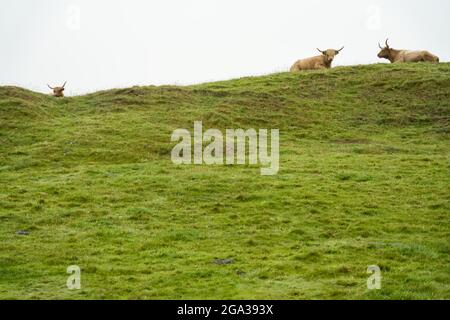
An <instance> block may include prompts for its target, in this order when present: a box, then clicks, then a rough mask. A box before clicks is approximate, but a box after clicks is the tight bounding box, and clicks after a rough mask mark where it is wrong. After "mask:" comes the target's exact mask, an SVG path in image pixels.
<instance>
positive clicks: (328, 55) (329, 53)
mask: <svg viewBox="0 0 450 320" xmlns="http://www.w3.org/2000/svg"><path fill="white" fill-rule="evenodd" d="M342 49H344V47H342V48H340V49H339V50H335V49H328V50H325V51H322V50H320V49H317V50H319V52H320V53H322V54H323V56H324V58H325V61H326V62H327V63H332V62H333V60H334V57H336V55H338V54H339V53H340V52H341V51H342Z"/></svg>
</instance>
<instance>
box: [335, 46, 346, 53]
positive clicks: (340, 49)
mask: <svg viewBox="0 0 450 320" xmlns="http://www.w3.org/2000/svg"><path fill="white" fill-rule="evenodd" d="M344 48H345V46H343V47H342V48H340V49H339V50H336V51H337V52H341V51H342V50H344Z"/></svg>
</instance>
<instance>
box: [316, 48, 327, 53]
mask: <svg viewBox="0 0 450 320" xmlns="http://www.w3.org/2000/svg"><path fill="white" fill-rule="evenodd" d="M317 50H319V52H320V53H325V51H322V50H320V49H319V48H317Z"/></svg>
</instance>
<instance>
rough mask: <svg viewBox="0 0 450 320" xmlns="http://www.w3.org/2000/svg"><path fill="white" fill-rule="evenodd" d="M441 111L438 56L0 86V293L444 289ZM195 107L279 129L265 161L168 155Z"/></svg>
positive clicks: (449, 222)
mask: <svg viewBox="0 0 450 320" xmlns="http://www.w3.org/2000/svg"><path fill="white" fill-rule="evenodd" d="M449 119H450V64H448V63H442V64H439V65H431V64H411V65H410V64H404V65H395V66H392V65H370V66H356V67H339V68H335V69H331V70H324V71H311V72H304V73H298V74H291V73H280V74H273V75H268V76H264V77H249V78H242V79H236V80H231V81H222V82H214V83H206V84H200V85H194V86H185V87H174V86H162V87H154V86H149V87H133V88H128V89H115V90H109V91H102V92H96V93H92V94H89V95H85V96H77V97H66V98H63V99H55V98H53V97H50V96H46V95H42V94H38V93H34V92H31V91H28V90H25V89H21V88H17V87H0V151H1V152H0V185H1V189H0V248H1V250H0V298H2V299H17V298H23V299H105V298H111V299H318V298H323V299H336V298H338V299H448V298H449V297H450V276H449V275H450V269H449V266H450V255H449V253H450V246H449V245H448V241H447V239H449V238H450V219H449V218H450V216H449V213H450V193H449V192H448V191H449V185H450V173H449V150H450V144H449V141H450V140H449V138H450V136H449V132H450V131H449V125H450V121H449ZM198 120H202V121H203V126H204V128H205V129H207V128H217V129H221V130H224V129H226V128H243V129H248V128H255V129H259V128H266V129H280V134H281V145H280V152H281V154H280V159H281V170H280V172H279V174H278V175H277V176H274V177H263V176H260V175H259V170H258V168H256V167H254V166H175V165H173V164H172V163H171V160H170V151H171V149H172V147H173V143H171V142H170V136H171V133H172V131H173V130H175V129H177V128H186V129H189V130H192V127H193V122H194V121H198ZM20 231H26V232H20ZM223 259H229V261H233V263H230V264H217V263H214V261H222V260H223ZM227 261H228V260H227ZM70 265H78V266H80V267H81V285H82V289H81V290H79V291H70V290H68V289H67V287H66V280H67V277H68V276H69V275H68V274H66V269H67V267H68V266H70ZM369 265H378V266H379V267H380V268H381V271H382V277H383V278H382V290H379V291H377V290H376V291H369V290H367V286H366V282H367V278H368V277H369V275H368V274H367V273H366V271H367V267H368V266H369Z"/></svg>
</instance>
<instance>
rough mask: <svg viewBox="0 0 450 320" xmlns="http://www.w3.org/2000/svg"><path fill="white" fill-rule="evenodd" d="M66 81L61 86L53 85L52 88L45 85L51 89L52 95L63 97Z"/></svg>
mask: <svg viewBox="0 0 450 320" xmlns="http://www.w3.org/2000/svg"><path fill="white" fill-rule="evenodd" d="M66 83H67V81H66V82H64V84H63V85H62V87H54V88H52V87H50V86H49V85H48V84H47V86H48V87H49V88H50V89H52V90H53V96H54V97H58V98H62V97H64V90H65V89H64V87H65V86H66Z"/></svg>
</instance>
